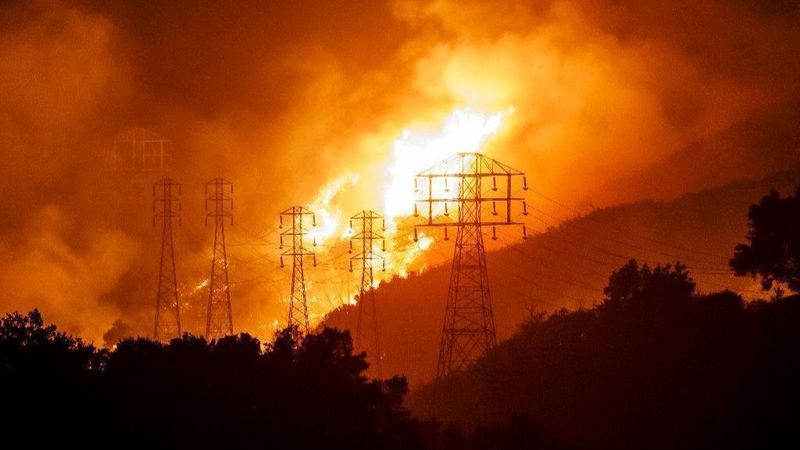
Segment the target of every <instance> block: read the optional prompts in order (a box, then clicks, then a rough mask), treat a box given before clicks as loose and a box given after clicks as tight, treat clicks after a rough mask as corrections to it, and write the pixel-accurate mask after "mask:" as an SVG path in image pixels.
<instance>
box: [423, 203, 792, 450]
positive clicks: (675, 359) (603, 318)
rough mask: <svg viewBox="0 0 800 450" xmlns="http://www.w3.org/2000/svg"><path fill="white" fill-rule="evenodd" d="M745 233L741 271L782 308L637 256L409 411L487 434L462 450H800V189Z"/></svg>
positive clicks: (769, 206) (753, 217)
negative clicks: (709, 290) (710, 288)
mask: <svg viewBox="0 0 800 450" xmlns="http://www.w3.org/2000/svg"><path fill="white" fill-rule="evenodd" d="M748 228H749V230H748V234H747V236H746V240H747V242H746V243H744V244H740V245H737V246H736V248H735V249H734V254H733V258H731V260H730V266H731V268H732V270H733V271H734V272H735V273H736V274H737V275H750V276H753V277H760V279H761V284H762V286H763V288H764V289H769V288H772V287H775V285H776V284H777V287H778V289H776V298H778V299H777V300H773V301H769V302H766V301H757V302H751V303H749V304H747V305H745V304H744V302H743V300H742V298H741V297H740V296H739V295H737V294H735V293H732V292H727V291H726V292H719V293H714V294H707V295H700V294H698V293H697V292H696V290H695V283H694V282H693V281H692V279H691V277H690V275H689V273H687V272H686V270H685V268H684V267H683V266H682V265H680V264H676V265H675V266H674V267H673V266H669V265H666V266H657V267H655V268H650V267H648V266H646V265H645V266H640V265H639V264H638V263H637V262H636V261H635V260H631V261H630V262H629V263H628V264H626V265H625V266H623V267H621V268H620V269H619V270H616V271H614V272H613V273H612V274H611V277H610V278H609V282H608V287H606V288H605V290H604V294H605V297H604V298H603V299H602V300H601V301H600V302H598V304H597V306H595V307H594V308H592V309H589V310H581V311H574V312H568V311H561V312H559V313H557V314H554V315H552V316H550V317H547V318H546V317H544V316H540V317H533V318H531V320H530V321H529V322H528V323H527V324H525V325H523V326H522V328H521V330H520V332H519V333H518V334H517V335H515V336H514V337H513V338H511V339H510V340H508V341H506V342H504V343H503V344H501V345H500V346H499V347H498V348H496V349H495V350H494V351H492V352H490V353H489V355H487V356H486V357H485V358H483V359H482V360H480V361H479V362H478V363H477V364H476V365H475V366H473V367H472V368H470V369H468V370H467V371H465V372H462V373H460V374H457V375H455V376H452V377H450V378H447V379H444V380H439V381H438V382H435V383H433V384H431V385H428V386H426V387H424V388H422V389H420V390H418V391H417V392H416V393H415V394H414V395H413V397H412V399H411V405H412V410H413V411H414V412H415V413H417V414H418V415H419V416H422V417H425V416H435V417H436V418H437V419H438V420H442V421H446V422H453V423H460V424H462V425H465V426H468V427H470V428H473V429H476V431H475V432H474V433H473V434H472V436H471V439H468V440H463V441H461V442H460V445H461V448H474V449H478V448H502V446H503V445H505V444H503V442H506V440H508V439H511V441H512V442H514V443H515V444H513V445H518V446H519V445H524V446H523V447H517V448H536V447H537V446H538V447H542V446H544V444H543V443H544V442H551V443H552V442H556V443H558V444H560V445H563V446H566V447H569V448H581V449H617V450H621V449H665V450H666V449H683V450H686V449H701V448H702V449H709V448H727V449H745V448H746V449H762V448H800V427H798V423H800V296H794V297H789V298H784V299H781V298H780V297H782V296H783V294H784V292H785V291H784V287H785V288H788V289H789V290H792V291H794V292H800V264H799V263H798V261H800V188H798V189H797V190H796V191H795V192H794V194H793V195H790V196H787V197H781V196H780V195H779V194H778V193H777V192H774V191H773V192H770V193H769V194H768V195H767V196H765V197H763V198H762V199H761V201H760V202H759V203H757V204H754V205H752V206H751V207H750V211H749V214H748ZM453 435H454V436H458V433H455V432H454V433H453ZM523 443H524V444H523ZM525 446H526V447H525ZM509 448H513V446H512V447H509Z"/></svg>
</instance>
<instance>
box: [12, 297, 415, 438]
mask: <svg viewBox="0 0 800 450" xmlns="http://www.w3.org/2000/svg"><path fill="white" fill-rule="evenodd" d="M351 349H352V347H351V343H350V337H349V334H348V333H343V332H339V331H337V330H333V329H325V330H323V331H321V332H320V333H318V334H315V335H309V336H307V337H305V338H303V339H299V338H298V336H297V335H295V334H293V333H292V332H291V330H285V331H283V332H281V333H280V334H278V335H277V338H276V340H275V342H274V343H272V344H269V345H267V346H266V347H264V346H262V345H261V344H260V343H259V342H258V341H257V340H256V339H254V338H253V337H251V336H248V335H246V334H242V335H239V336H230V337H226V338H223V339H221V340H220V341H215V342H212V343H207V342H206V341H205V340H204V339H202V338H197V337H193V336H188V335H187V336H184V337H183V338H181V339H175V340H173V341H172V342H171V343H169V344H168V345H163V344H160V343H157V342H153V341H150V340H146V339H128V340H124V341H122V342H121V343H120V344H119V345H118V346H117V348H116V349H115V350H114V351H110V352H109V351H105V350H96V349H94V348H93V347H92V346H89V345H85V344H84V343H82V342H81V341H80V340H77V339H74V338H72V337H69V336H66V335H64V334H61V333H59V332H58V331H57V330H56V328H55V327H53V326H45V325H44V324H43V323H42V319H41V316H40V315H39V313H38V312H36V311H34V312H31V313H29V314H27V315H20V314H11V315H8V316H6V317H5V318H4V319H3V320H2V323H0V399H2V400H1V401H2V404H1V405H0V408H2V411H3V413H2V417H1V418H0V420H1V421H0V430H2V436H1V437H0V448H54V449H57V448H81V449H87V448H138V449H142V448H194V449H201V448H234V449H248V448H265V449H266V448H298V449H306V448H308V449H310V448H315V449H320V448H348V449H380V448H413V447H414V446H413V443H412V439H411V437H412V431H413V430H412V428H411V422H410V421H409V419H408V415H407V412H406V411H405V410H404V409H403V408H402V407H401V402H402V397H403V395H404V394H405V391H406V385H405V381H404V380H403V379H402V378H392V379H389V380H386V381H369V380H367V379H366V378H364V377H363V376H362V375H361V374H362V373H363V371H364V370H365V369H366V363H365V362H364V358H363V356H360V355H353V354H352V351H351Z"/></svg>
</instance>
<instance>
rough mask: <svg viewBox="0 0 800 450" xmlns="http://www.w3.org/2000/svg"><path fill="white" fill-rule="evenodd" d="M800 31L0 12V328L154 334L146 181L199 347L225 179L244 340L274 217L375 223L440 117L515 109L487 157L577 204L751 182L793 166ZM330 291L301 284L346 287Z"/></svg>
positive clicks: (699, 12)
mask: <svg viewBox="0 0 800 450" xmlns="http://www.w3.org/2000/svg"><path fill="white" fill-rule="evenodd" d="M798 20H800V7H798V6H797V5H796V3H795V2H791V1H771V2H757V1H746V0H715V1H701V2H697V1H688V0H686V1H684V0H679V1H674V2H656V1H645V2H641V1H637V2H634V1H610V0H581V1H575V2H564V1H531V2H527V3H526V2H515V1H510V0H509V1H496V2H480V1H446V0H440V1H430V2H424V1H409V0H398V1H390V2H375V1H367V0H359V1H342V2H247V1H241V2H226V3H225V4H212V3H208V2H190V1H175V2H169V3H168V4H166V3H157V2H153V3H146V4H143V3H141V2H135V3H133V2H105V1H79V0H75V1H62V2H35V1H34V2H15V1H11V2H4V3H3V4H2V5H0V29H2V30H3V32H2V34H0V91H1V92H2V93H3V94H2V98H0V105H2V108H0V146H2V153H3V164H2V165H0V188H2V190H3V192H4V195H3V196H2V197H0V235H1V236H2V242H1V243H0V257H1V258H2V260H3V261H4V262H5V264H4V270H3V272H2V275H0V286H2V287H3V291H4V293H5V295H4V296H3V297H2V299H0V310H4V311H10V310H15V309H28V308H31V307H34V306H37V307H40V308H41V309H43V312H44V314H45V315H46V317H47V319H48V320H53V321H56V322H57V323H59V324H61V325H64V326H65V327H66V328H67V329H68V330H69V331H71V332H74V333H79V334H81V335H82V336H84V337H86V338H88V339H90V340H93V341H95V342H97V343H100V342H102V338H101V337H102V334H103V333H104V332H105V331H106V330H108V329H109V328H110V327H111V325H112V323H113V322H114V321H115V320H118V319H121V320H124V321H125V322H128V323H131V324H132V325H133V326H134V328H135V329H136V330H138V331H137V332H139V333H141V334H146V333H148V332H149V330H150V329H151V327H152V323H151V322H152V317H151V316H152V306H153V302H154V300H155V280H156V279H155V275H156V273H155V272H156V270H157V263H158V261H157V254H158V253H157V250H158V237H159V235H158V233H157V232H156V230H154V229H153V228H152V227H151V218H150V201H151V199H150V194H151V192H150V185H151V183H152V182H153V181H155V179H156V178H158V177H162V176H165V175H169V176H172V177H174V178H176V179H177V180H179V181H180V182H182V183H183V185H184V210H183V226H181V227H180V228H179V229H178V230H177V234H176V246H177V247H178V252H179V258H180V260H179V262H180V267H179V277H180V280H181V284H182V288H181V292H182V298H183V299H184V300H183V301H185V303H186V305H185V314H186V317H187V319H186V323H189V324H190V325H189V331H201V324H202V320H201V318H202V314H203V308H204V298H203V297H204V291H202V290H200V289H196V286H197V285H198V284H199V283H200V282H201V281H202V280H203V279H204V277H206V276H207V272H208V269H209V257H210V233H211V230H210V229H209V228H208V227H204V225H203V217H204V211H203V206H202V205H203V201H202V199H203V190H202V189H203V184H204V183H205V181H207V180H208V179H210V178H213V177H215V176H220V175H221V176H225V177H226V178H228V179H230V180H232V181H233V182H234V183H235V185H236V194H235V199H236V206H237V209H236V214H237V219H236V220H237V222H236V225H234V226H233V227H232V228H231V229H229V236H230V245H229V252H230V254H231V258H232V263H231V276H232V279H233V280H234V282H235V286H234V318H235V321H236V328H237V329H240V330H241V329H246V330H248V331H251V332H255V333H257V334H261V335H266V334H269V333H271V330H272V329H273V327H274V326H276V324H277V325H280V324H282V323H283V320H284V317H283V316H284V313H285V304H283V303H282V302H281V298H282V296H283V295H284V291H285V290H286V286H285V284H284V283H283V281H284V280H285V277H286V274H283V273H281V272H279V271H278V270H277V258H276V256H277V252H276V249H275V247H276V242H277V235H276V234H275V227H276V217H277V213H278V212H279V211H281V210H282V209H284V208H285V207H287V206H289V205H292V204H301V203H308V202H311V201H313V200H314V199H315V198H316V197H317V193H318V192H319V191H320V190H321V189H322V188H323V187H324V186H326V185H328V184H329V183H330V182H332V181H334V180H337V179H340V178H341V177H342V176H346V175H348V174H356V175H358V182H357V183H355V184H352V185H351V184H349V183H346V184H345V186H344V187H343V188H342V191H341V192H339V193H337V194H336V199H335V201H336V202H337V203H338V204H339V205H340V206H341V207H342V209H343V210H344V211H345V212H346V213H347V215H349V213H350V211H353V212H355V211H356V210H359V209H363V208H374V209H380V207H381V199H382V195H383V188H384V183H385V180H384V178H385V175H386V164H387V163H388V162H389V161H390V159H391V151H392V142H393V141H394V140H396V139H398V137H399V136H400V135H401V133H402V131H403V130H404V129H407V128H409V127H410V128H414V127H435V126H438V125H439V124H441V122H442V121H443V120H444V118H445V117H447V115H448V114H450V113H451V112H452V111H453V110H454V109H455V108H461V107H469V108H474V109H476V110H482V111H490V112H491V111H506V110H509V109H513V113H512V114H510V116H509V117H508V119H507V121H506V123H505V124H504V126H503V128H502V129H501V130H500V132H499V134H498V135H497V136H496V137H495V138H494V139H492V140H491V141H490V142H489V143H488V144H487V146H486V148H485V149H484V151H485V152H487V153H489V154H490V155H492V156H494V157H496V158H498V159H500V160H503V161H505V162H507V163H509V164H510V165H512V166H514V167H516V168H519V169H520V170H523V171H525V172H527V173H528V178H529V181H530V183H531V184H532V185H533V186H534V187H535V188H536V189H537V190H539V191H541V192H546V193H548V194H549V195H552V196H554V197H558V198H561V199H567V200H569V199H571V200H569V202H571V203H573V204H575V205H578V204H579V203H581V202H584V201H587V200H591V202H592V203H593V204H594V205H596V206H601V205H610V204H615V203H620V202H624V201H631V200H639V199H644V198H674V197H676V196H679V195H681V194H684V193H687V192H691V191H695V190H699V189H703V188H707V187H711V186H716V185H720V184H722V183H725V182H728V181H730V180H733V179H737V178H744V177H758V176H762V175H764V174H767V173H770V172H772V171H775V170H777V169H779V168H781V167H784V166H785V165H787V164H790V163H795V162H797V160H798V152H797V148H798V145H797V144H798V136H800V125H798V124H800V120H798V119H799V115H800V106H798V105H800V103H798V100H800V83H798V77H797V74H798V73H800V59H798V58H797V55H798V54H799V53H800V52H799V51H800V48H798V47H800V28H798V27H797V26H796V24H797V23H798ZM136 127H142V128H146V129H148V130H151V132H153V133H157V134H158V135H159V136H162V137H163V139H164V140H166V141H167V148H168V150H169V158H168V160H167V168H168V170H167V171H165V172H151V171H146V170H144V169H145V168H144V167H142V166H141V165H140V164H139V162H137V161H131V160H130V159H129V158H128V157H127V156H126V155H127V153H125V152H124V150H123V149H125V148H126V147H125V146H124V145H120V142H122V143H123V144H124V143H125V142H126V141H125V136H126V135H125V134H124V133H125V132H126V131H128V130H130V129H132V128H136ZM336 269H337V267H336V266H335V265H332V266H331V267H330V268H328V270H331V271H333V270H336ZM333 276H334V274H333V273H332V272H331V273H326V274H323V275H320V276H319V279H317V280H312V283H315V282H316V283H317V285H319V286H321V287H322V288H325V290H324V292H329V291H331V290H336V289H342V290H344V291H347V288H346V286H344V284H346V282H347V280H343V281H341V280H340V281H336V282H337V283H340V284H337V285H333V284H331V283H333V282H332V281H330V278H331V277H333ZM326 283H327V284H326ZM342 283H344V284H342ZM320 292H323V291H322V290H321V291H320ZM325 296H326V294H320V298H319V299H318V300H317V301H318V302H320V304H319V305H317V306H316V308H317V310H318V311H322V312H324V311H325V310H326V309H329V308H330V307H332V306H334V305H333V304H332V303H331V302H334V303H335V301H334V300H330V301H329V300H325V299H324V298H323V297H325ZM192 324H193V325H192Z"/></svg>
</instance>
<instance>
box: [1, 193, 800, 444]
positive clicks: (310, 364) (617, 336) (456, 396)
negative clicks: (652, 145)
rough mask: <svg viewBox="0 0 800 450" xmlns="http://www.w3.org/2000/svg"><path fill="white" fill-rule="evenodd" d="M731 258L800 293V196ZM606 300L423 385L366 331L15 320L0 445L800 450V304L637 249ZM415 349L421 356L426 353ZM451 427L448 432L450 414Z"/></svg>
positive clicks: (6, 323)
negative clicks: (70, 328)
mask: <svg viewBox="0 0 800 450" xmlns="http://www.w3.org/2000/svg"><path fill="white" fill-rule="evenodd" d="M749 219H750V220H749V222H750V232H749V234H748V236H747V240H748V243H747V244H742V245H740V246H738V247H737V248H736V249H735V252H734V256H733V259H732V260H731V266H732V269H733V270H734V271H735V272H736V273H737V274H740V275H752V276H754V277H755V276H758V277H760V278H761V280H762V282H763V286H764V287H765V288H768V287H772V286H773V284H775V283H777V284H779V285H780V286H786V288H787V289H789V290H792V291H794V292H797V291H798V290H799V289H800V264H798V261H800V190H798V192H797V193H796V194H795V195H794V196H793V197H788V198H780V196H778V195H777V194H775V193H773V194H770V195H769V196H767V197H765V198H764V199H763V200H762V201H761V203H759V204H758V205H754V206H753V207H752V208H751V210H750V215H749ZM604 294H605V296H604V298H603V299H602V300H601V301H599V302H598V303H597V305H596V306H595V307H593V308H591V309H586V310H579V311H573V312H568V311H561V312H559V313H556V314H553V315H551V316H549V317H545V316H544V315H542V316H538V317H532V318H531V319H530V320H529V321H528V322H527V323H525V324H524V325H523V326H522V327H521V329H520V331H519V332H518V333H517V334H516V335H515V336H514V337H513V338H511V339H510V340H508V341H506V342H504V343H502V344H501V345H500V346H498V347H497V348H495V349H494V350H492V351H491V352H490V353H489V354H488V355H487V356H486V357H484V358H483V359H481V360H480V361H478V363H477V364H476V365H475V366H473V367H471V368H470V369H468V370H466V371H464V372H461V373H458V374H456V375H454V376H451V377H450V378H447V379H444V380H439V381H438V382H435V383H433V384H431V385H428V386H425V387H423V388H421V389H419V390H417V391H416V392H415V393H414V394H413V396H412V397H411V401H410V402H409V403H410V406H411V408H412V411H414V412H415V414H416V416H417V417H418V418H419V419H412V418H410V416H409V413H408V410H406V409H405V408H404V406H403V399H404V396H405V394H406V389H407V388H406V383H405V380H404V379H402V378H397V377H395V378H391V379H388V380H384V381H378V380H368V379H367V378H366V377H365V376H364V372H365V370H366V368H367V364H366V362H365V358H364V355H363V354H356V355H354V354H353V350H352V344H351V340H350V336H349V333H347V332H340V331H337V330H335V329H327V328H326V329H323V330H322V331H320V332H319V333H317V334H312V335H308V336H305V337H302V338H301V337H300V336H298V335H297V334H296V333H294V332H293V330H291V329H288V330H284V331H282V332H280V333H278V334H277V335H276V339H275V340H274V342H273V343H271V344H268V345H262V344H261V343H259V342H258V341H257V340H256V339H254V338H253V337H251V336H249V335H246V334H241V335H239V336H230V337H226V338H223V339H221V340H219V341H214V342H211V343H208V342H206V341H205V340H204V339H202V338H197V337H193V336H188V335H187V336H184V337H182V338H180V339H175V340H173V341H172V342H170V343H169V344H160V343H157V342H153V341H150V340H147V339H127V340H123V341H121V342H120V343H119V344H118V345H117V347H116V348H115V349H114V350H113V351H106V350H97V349H95V348H93V347H92V346H91V345H86V344H84V343H83V342H81V341H80V340H79V339H76V338H73V337H70V336H67V335H64V334H62V333H60V332H58V331H57V329H56V328H55V327H54V326H46V325H44V323H43V321H42V318H41V316H40V315H39V313H38V312H37V311H33V312H31V313H28V314H27V315H22V314H10V315H7V316H6V317H5V318H3V319H1V320H0V402H1V403H0V408H2V409H0V411H2V416H0V448H55V449H57V448H80V449H93V448H138V449H141V448H192V449H204V448H233V449H249V448H264V449H269V448H288V449H311V448H314V449H323V448H330V449H339V448H342V449H417V448H420V449H432V450H455V449H458V450H484V449H485V450H490V449H555V448H570V449H609V450H610V449H615V450H626V449H631V450H633V449H664V450H667V449H670V450H672V449H680V450H689V449H717V448H720V449H722V448H724V449H763V448H768V449H771V448H776V449H778V448H786V449H789V448H791V449H794V448H800V431H799V430H800V427H799V426H798V424H799V423H800V326H799V325H800V297H798V296H791V297H785V298H783V297H782V296H783V291H777V293H776V295H775V297H776V298H775V299H773V300H770V301H756V302H751V303H748V304H745V303H744V302H743V300H742V298H741V297H740V296H739V295H738V294H735V293H732V292H727V291H726V292H718V293H713V294H699V293H698V292H696V290H695V283H694V282H693V281H692V279H691V276H690V274H689V273H688V272H686V270H685V268H684V267H683V266H682V265H680V264H676V265H675V266H670V265H667V266H656V267H654V268H650V267H648V266H646V265H645V266H641V265H639V264H638V263H637V262H636V261H635V260H631V261H630V262H629V263H628V264H626V265H625V266H623V267H621V268H620V269H618V270H617V271H615V272H614V273H612V275H611V277H610V278H609V283H608V287H607V288H606V289H605V291H604ZM409 351H413V349H409ZM442 423H444V424H451V425H446V426H442V425H439V424H442Z"/></svg>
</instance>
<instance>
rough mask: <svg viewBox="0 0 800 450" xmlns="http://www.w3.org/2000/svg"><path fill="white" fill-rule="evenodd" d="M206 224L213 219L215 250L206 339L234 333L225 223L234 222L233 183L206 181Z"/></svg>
mask: <svg viewBox="0 0 800 450" xmlns="http://www.w3.org/2000/svg"><path fill="white" fill-rule="evenodd" d="M206 195H207V197H206V201H205V208H206V219H205V222H206V225H208V222H209V219H213V221H214V250H213V254H212V256H211V276H210V277H209V284H208V308H207V316H206V340H209V341H210V340H212V339H219V338H221V337H223V336H226V335H230V334H233V313H232V311H231V289H230V283H229V281H228V253H227V248H226V247H225V222H226V221H228V222H229V223H230V224H231V225H233V211H232V210H233V198H232V197H231V195H233V183H231V182H230V181H228V180H226V179H224V178H220V177H217V178H214V179H213V180H211V181H209V182H208V183H206Z"/></svg>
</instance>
